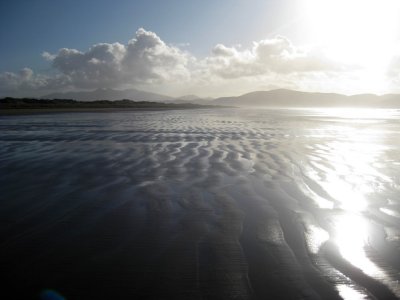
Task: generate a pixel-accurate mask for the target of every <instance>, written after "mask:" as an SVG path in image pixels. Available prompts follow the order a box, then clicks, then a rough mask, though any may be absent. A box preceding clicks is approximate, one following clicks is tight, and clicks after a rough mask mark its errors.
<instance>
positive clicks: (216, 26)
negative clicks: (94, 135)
mask: <svg viewBox="0 0 400 300" xmlns="http://www.w3.org/2000/svg"><path fill="white" fill-rule="evenodd" d="M399 2H400V1H398V0H218V1H216V0H202V1H200V0H199V1H194V0H193V1H188V0H186V1H184V0H158V1H155V0H153V1H152V0H147V1H144V0H143V1H132V0H130V1H128V0H124V1H116V0H114V1H106V0H96V1H95V0H86V1H85V0H80V1H77V0H69V1H54V0H34V1H33V0H25V1H24V0H12V1H11V0H10V1H6V0H4V1H1V2H0V54H1V60H0V96H6V95H11V96H29V95H33V96H38V95H43V94H46V93H49V92H54V91H67V90H90V89H96V88H101V87H108V88H117V89H120V88H139V89H144V90H149V91H154V92H160V93H166V94H169V95H172V96H179V95H183V94H197V95H200V96H222V95H235V94H241V93H245V92H249V91H253V90H269V89H273V88H292V89H298V90H305V91H323V92H340V93H347V94H354V93H364V92H372V93H387V92H400V47H399V42H400V39H399V27H400V26H399V22H400V4H399Z"/></svg>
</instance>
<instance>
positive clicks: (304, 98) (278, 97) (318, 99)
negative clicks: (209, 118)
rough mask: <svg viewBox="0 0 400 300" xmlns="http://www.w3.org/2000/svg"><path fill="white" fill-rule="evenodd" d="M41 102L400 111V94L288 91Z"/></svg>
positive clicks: (106, 92) (112, 94)
mask: <svg viewBox="0 0 400 300" xmlns="http://www.w3.org/2000/svg"><path fill="white" fill-rule="evenodd" d="M41 98H42V99H73V100H77V101H95V100H121V99H129V100H133V101H150V102H164V103H177V104H183V103H194V104H206V105H210V104H211V105H225V106H238V107H246V106H250V107H371V108H378V107H381V108H400V95H398V94H387V95H382V96H378V95H374V94H359V95H352V96H347V95H342V94H336V93H310V92H300V91H294V90H287V89H276V90H271V91H255V92H251V93H247V94H243V95H241V96H232V97H221V98H217V99H211V98H201V97H198V96H196V95H186V96H182V97H177V98H173V97H170V96H166V95H161V94H157V93H152V92H146V91H141V90H137V89H127V90H114V89H97V90H94V91H83V92H66V93H53V94H48V95H45V96H43V97H41Z"/></svg>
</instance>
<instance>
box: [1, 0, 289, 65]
mask: <svg viewBox="0 0 400 300" xmlns="http://www.w3.org/2000/svg"><path fill="white" fill-rule="evenodd" d="M284 2H285V1H282V0H281V1H278V0H269V1H267V0H252V1H245V0H218V1H215V0H195V1H187V0H186V1H185V0H147V1H132V0H130V1H129V0H122V1H109V0H68V1H55V0H34V1H32V0H25V1H23V0H12V1H1V2H0V40H1V52H2V55H3V59H2V60H1V61H0V71H17V70H19V69H21V68H23V67H26V66H30V67H41V68H43V67H44V61H43V60H41V59H40V55H41V53H42V52H43V51H48V52H56V51H57V50H58V49H59V48H63V47H68V48H76V49H79V50H85V49H87V48H89V47H90V46H91V45H92V44H95V43H99V42H110V43H112V42H121V43H123V42H126V41H128V40H129V39H131V38H132V37H133V35H134V32H135V31H136V30H137V29H138V28H140V27H143V28H145V29H147V30H151V31H154V32H156V33H157V34H158V35H159V36H161V37H162V38H163V39H164V40H166V41H168V42H169V43H173V44H189V46H186V47H188V49H190V50H191V51H192V52H193V53H195V54H198V55H203V56H204V55H206V54H208V53H209V52H210V49H211V48H212V47H213V46H214V45H216V44H217V43H224V44H250V43H251V42H252V41H254V40H259V39H261V38H265V37H267V36H268V34H269V33H270V32H272V31H273V30H274V27H276V26H278V25H279V22H278V20H277V19H278V15H279V13H282V9H281V8H282V4H283V3H284ZM286 2H287V1H286ZM276 24H277V25H276Z"/></svg>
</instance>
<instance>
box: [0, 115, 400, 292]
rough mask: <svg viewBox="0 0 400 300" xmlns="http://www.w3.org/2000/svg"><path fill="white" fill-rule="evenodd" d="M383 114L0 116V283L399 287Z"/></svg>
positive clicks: (396, 185)
mask: <svg viewBox="0 0 400 300" xmlns="http://www.w3.org/2000/svg"><path fill="white" fill-rule="evenodd" d="M398 115H399V114H398V112H396V111H387V113H383V114H379V117H377V118H374V119H372V118H371V117H370V118H369V119H367V118H364V119H363V118H358V119H351V120H349V119H343V118H340V117H339V116H338V115H335V113H334V112H329V111H300V110H297V111H289V110H281V111H279V110H277V111H271V110H264V111H263V110H239V109H237V110H236V109H220V110H216V111H212V110H202V111H188V110H187V111H186V110H185V111H168V112H164V111H162V112H140V113H134V112H130V113H110V114H96V113H80V114H57V115H35V116H13V117H2V118H0V130H1V131H0V145H1V147H0V170H1V173H0V186H1V195H0V198H1V205H0V216H1V220H2V222H1V225H2V226H1V227H0V234H1V236H2V240H1V246H0V249H1V250H0V254H1V255H0V257H1V258H0V259H1V264H2V266H3V267H2V268H3V270H6V272H7V273H8V274H9V279H8V280H7V282H6V283H7V285H8V286H10V288H12V289H14V290H16V291H20V292H19V293H20V294H21V295H22V296H25V297H27V298H31V297H32V295H38V294H39V293H40V291H41V290H43V289H54V290H56V291H58V292H59V293H61V294H63V295H64V296H65V297H66V298H68V299H95V298H105V299H126V298H129V297H132V298H135V297H136V298H138V299H139V298H140V299H342V298H344V299H354V297H355V296H357V297H359V298H360V299H400V286H399V285H398V281H399V280H400V275H399V274H400V262H399V259H398V258H399V257H400V250H399V246H400V202H399V195H400V175H399V174H400V142H399V141H400V122H399V121H398V120H399V118H398ZM394 116H397V117H394ZM20 287H23V289H21V288H20Z"/></svg>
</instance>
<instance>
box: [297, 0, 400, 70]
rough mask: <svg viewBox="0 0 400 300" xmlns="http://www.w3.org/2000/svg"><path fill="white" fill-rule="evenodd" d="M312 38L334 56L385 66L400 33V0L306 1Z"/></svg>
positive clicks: (357, 63)
mask: <svg viewBox="0 0 400 300" xmlns="http://www.w3.org/2000/svg"><path fill="white" fill-rule="evenodd" d="M304 12H305V19H306V23H307V25H306V26H307V32H308V34H309V39H310V40H311V41H313V43H315V44H317V45H318V46H321V47H323V48H325V49H326V53H327V55H328V56H329V57H331V58H332V59H335V60H338V61H340V62H343V63H347V64H354V65H360V66H362V67H368V68H383V67H384V66H386V65H387V64H388V63H389V60H390V58H391V57H392V55H393V52H394V51H395V45H396V42H397V39H398V34H399V23H400V1H398V0H305V7H304Z"/></svg>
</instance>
